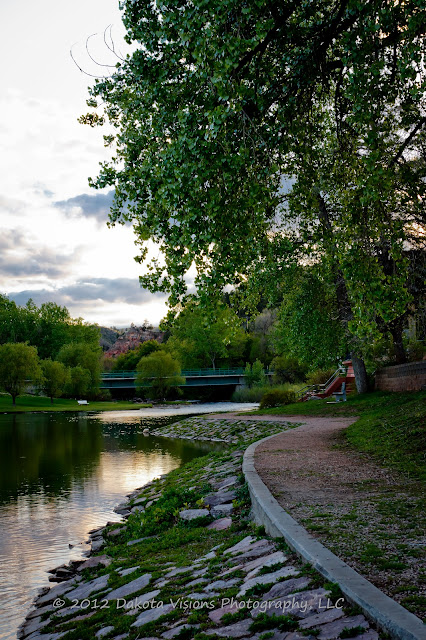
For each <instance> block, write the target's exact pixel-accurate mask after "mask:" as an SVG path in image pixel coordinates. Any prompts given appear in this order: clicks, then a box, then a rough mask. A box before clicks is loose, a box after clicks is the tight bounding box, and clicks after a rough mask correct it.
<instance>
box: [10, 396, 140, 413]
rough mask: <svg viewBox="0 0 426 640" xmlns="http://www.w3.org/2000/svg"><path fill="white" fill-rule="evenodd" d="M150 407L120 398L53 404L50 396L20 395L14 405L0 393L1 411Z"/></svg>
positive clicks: (59, 400)
mask: <svg viewBox="0 0 426 640" xmlns="http://www.w3.org/2000/svg"><path fill="white" fill-rule="evenodd" d="M148 407H152V405H151V404H137V403H135V402H129V401H126V400H122V401H119V402H114V401H111V400H109V401H106V402H99V401H96V400H89V403H88V404H87V405H79V404H78V403H77V400H69V399H66V398H55V399H54V400H53V404H51V402H50V398H45V397H42V396H30V395H22V396H18V397H17V398H16V405H13V404H12V398H11V396H10V395H8V394H0V412H1V413H26V412H33V411H122V410H124V409H142V408H148Z"/></svg>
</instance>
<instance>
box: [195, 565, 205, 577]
mask: <svg viewBox="0 0 426 640" xmlns="http://www.w3.org/2000/svg"><path fill="white" fill-rule="evenodd" d="M206 571H207V569H206V568H205V567H202V569H197V571H193V572H192V574H191V575H192V577H193V578H198V577H199V576H203V575H204V574H205V573H206Z"/></svg>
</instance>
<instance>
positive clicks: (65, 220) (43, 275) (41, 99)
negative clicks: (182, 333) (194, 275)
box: [0, 0, 167, 327]
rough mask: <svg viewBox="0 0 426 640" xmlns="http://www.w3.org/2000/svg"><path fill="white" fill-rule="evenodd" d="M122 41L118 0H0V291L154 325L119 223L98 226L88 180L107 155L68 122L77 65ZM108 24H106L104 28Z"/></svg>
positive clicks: (102, 214)
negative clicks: (108, 41)
mask: <svg viewBox="0 0 426 640" xmlns="http://www.w3.org/2000/svg"><path fill="white" fill-rule="evenodd" d="M109 25H112V35H113V38H114V42H115V44H116V46H117V47H118V48H119V49H120V51H121V52H123V51H125V48H126V44H125V43H124V41H123V34H124V27H123V26H122V23H121V19H120V12H119V9H118V0H72V1H71V0H37V1H36V2H34V0H13V1H12V0H1V1H0V36H1V37H0V53H1V60H2V63H3V64H2V69H1V91H0V293H3V294H7V295H8V296H9V298H10V299H13V300H15V301H16V302H17V303H18V304H21V305H22V304H25V303H26V302H27V300H28V299H29V298H32V299H33V300H34V302H35V303H36V304H41V303H42V302H47V301H53V302H56V303H57V304H60V305H65V306H66V307H67V308H68V309H69V311H70V313H71V315H72V316H73V317H82V318H84V320H87V321H89V322H96V323H98V324H100V325H106V326H119V327H123V326H129V325H130V323H131V322H134V323H135V324H142V322H143V321H144V320H145V319H148V320H149V321H150V322H151V323H152V324H154V325H158V322H159V321H160V319H161V318H162V317H163V316H164V315H165V313H166V310H167V309H166V304H165V297H164V296H163V295H162V294H155V295H154V294H151V293H149V292H148V291H146V290H143V289H141V287H140V285H139V280H138V277H139V275H141V273H142V267H141V266H140V265H139V264H137V263H136V262H135V261H134V256H136V255H137V253H138V250H137V248H136V247H135V245H134V235H133V231H132V229H131V227H130V226H129V225H126V226H124V227H123V226H120V225H119V226H117V227H114V228H112V229H109V228H108V227H107V224H106V223H107V220H108V210H109V204H110V202H111V199H112V192H111V191H109V192H108V191H105V192H100V191H96V190H94V189H91V188H90V187H89V185H88V177H89V176H91V177H96V175H97V173H98V168H99V162H101V161H102V160H105V159H107V158H108V155H107V151H106V150H105V149H104V146H103V139H102V135H103V133H105V131H102V128H99V129H96V128H95V129H92V128H91V127H88V126H84V125H80V124H79V123H78V122H77V118H78V117H79V116H80V115H81V114H83V113H85V112H87V111H88V108H87V106H86V99H87V97H88V92H87V87H88V85H89V84H91V82H93V80H92V79H91V78H90V77H88V76H87V75H85V74H83V73H81V72H80V71H79V69H78V68H77V67H76V65H75V64H74V62H73V61H72V58H71V56H70V49H71V48H72V51H73V55H74V57H75V58H76V60H77V62H78V63H79V65H80V66H81V67H82V68H83V69H84V70H86V71H87V72H89V73H93V72H94V73H98V72H99V68H96V67H95V65H94V64H93V63H92V62H91V60H90V58H89V56H88V54H87V52H86V49H85V46H86V39H87V37H88V36H90V35H91V34H98V35H95V36H93V37H92V38H90V40H89V50H90V52H91V54H92V56H93V57H94V58H95V59H97V60H99V61H100V62H102V63H104V64H110V63H111V62H114V60H113V58H114V56H113V55H112V54H111V53H110V52H109V51H108V49H107V48H106V46H105V44H104V43H103V34H104V30H105V29H106V28H108V26H109ZM107 33H108V32H107Z"/></svg>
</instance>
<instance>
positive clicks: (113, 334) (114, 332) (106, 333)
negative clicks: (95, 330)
mask: <svg viewBox="0 0 426 640" xmlns="http://www.w3.org/2000/svg"><path fill="white" fill-rule="evenodd" d="M99 329H100V331H101V339H100V345H101V347H102V351H108V349H111V347H112V345H113V344H115V343H116V342H117V338H118V337H119V336H120V335H121V334H122V333H123V332H124V329H111V328H110V327H99Z"/></svg>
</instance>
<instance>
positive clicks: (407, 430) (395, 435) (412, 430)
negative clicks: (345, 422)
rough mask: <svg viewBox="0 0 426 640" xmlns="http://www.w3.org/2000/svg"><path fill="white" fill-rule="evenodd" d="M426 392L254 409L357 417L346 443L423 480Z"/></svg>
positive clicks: (425, 476) (380, 393)
mask: <svg viewBox="0 0 426 640" xmlns="http://www.w3.org/2000/svg"><path fill="white" fill-rule="evenodd" d="M425 401H426V392H424V391H419V392H411V393H408V392H407V393H388V392H385V391H375V392H373V393H367V394H360V395H357V394H354V395H353V396H350V397H349V398H348V400H347V402H340V403H338V404H327V401H326V400H310V401H308V402H297V403H295V404H289V405H286V406H284V407H276V408H274V409H264V410H263V411H256V412H255V413H256V414H258V415H304V416H320V417H326V416H359V419H358V420H357V421H356V422H355V423H354V424H352V425H351V426H350V427H348V428H347V429H346V431H345V438H346V442H347V443H348V444H349V445H351V446H353V447H354V448H356V449H358V450H360V451H364V452H366V453H368V454H370V455H372V456H373V457H375V458H376V459H377V460H378V461H380V462H381V463H382V464H384V465H387V466H392V467H395V468H397V469H399V470H400V471H403V472H405V473H408V474H409V475H411V476H413V477H415V478H418V479H421V480H426V465H425V451H426V430H425V416H426V411H425V406H426V402H425Z"/></svg>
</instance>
